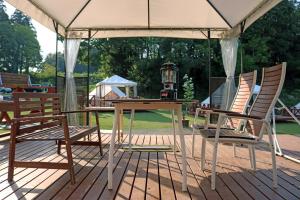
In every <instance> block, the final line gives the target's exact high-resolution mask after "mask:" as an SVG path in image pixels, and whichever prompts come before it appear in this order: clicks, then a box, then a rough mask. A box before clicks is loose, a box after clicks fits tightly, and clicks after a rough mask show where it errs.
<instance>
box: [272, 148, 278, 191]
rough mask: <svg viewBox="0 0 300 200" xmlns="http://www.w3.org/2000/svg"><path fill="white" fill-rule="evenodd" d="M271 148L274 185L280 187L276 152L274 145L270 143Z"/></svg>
mask: <svg viewBox="0 0 300 200" xmlns="http://www.w3.org/2000/svg"><path fill="white" fill-rule="evenodd" d="M270 150H271V153H272V168H273V187H274V188H277V187H278V180H277V166H276V154H275V150H274V147H273V146H272V145H270Z"/></svg>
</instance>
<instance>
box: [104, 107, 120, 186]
mask: <svg viewBox="0 0 300 200" xmlns="http://www.w3.org/2000/svg"><path fill="white" fill-rule="evenodd" d="M119 112H120V110H118V109H117V108H115V115H114V123H113V129H112V134H111V139H110V146H109V154H108V185H107V187H108V189H110V190H111V189H112V187H113V185H112V181H113V180H112V179H113V177H112V173H113V161H114V158H113V154H114V147H115V139H116V132H117V126H118V123H119Z"/></svg>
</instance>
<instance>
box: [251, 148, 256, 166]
mask: <svg viewBox="0 0 300 200" xmlns="http://www.w3.org/2000/svg"><path fill="white" fill-rule="evenodd" d="M251 152H252V162H253V164H252V165H253V170H254V171H256V158H255V145H252V146H251Z"/></svg>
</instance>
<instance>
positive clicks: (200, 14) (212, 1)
mask: <svg viewBox="0 0 300 200" xmlns="http://www.w3.org/2000/svg"><path fill="white" fill-rule="evenodd" d="M6 1H7V2H8V3H10V4H11V5H13V6H14V7H15V8H17V9H19V10H21V11H23V12H24V13H26V14H27V15H29V16H30V17H32V18H33V19H35V20H36V21H38V22H39V23H41V24H43V25H44V26H46V27H48V28H49V29H51V30H53V31H55V30H57V32H58V33H59V34H61V35H63V36H66V37H68V38H79V37H81V38H88V37H94V38H107V37H138V36H161V37H177V38H199V39H201V38H207V37H208V35H209V33H210V37H211V38H222V37H231V36H236V35H239V34H240V33H241V31H243V30H245V29H246V28H248V27H249V26H250V25H251V24H252V23H253V22H255V21H256V20H257V19H258V18H259V17H261V16H262V15H263V14H265V13H266V12H268V11H269V10H270V9H271V8H272V7H274V6H275V5H277V4H278V3H279V2H280V1H281V0H185V1H184V0H63V1H62V0H6ZM208 32H209V33H208Z"/></svg>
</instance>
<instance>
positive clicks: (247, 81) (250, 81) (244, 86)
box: [227, 70, 257, 128]
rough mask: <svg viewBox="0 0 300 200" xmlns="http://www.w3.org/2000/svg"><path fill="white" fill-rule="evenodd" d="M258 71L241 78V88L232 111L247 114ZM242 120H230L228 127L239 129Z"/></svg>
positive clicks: (236, 95)
mask: <svg viewBox="0 0 300 200" xmlns="http://www.w3.org/2000/svg"><path fill="white" fill-rule="evenodd" d="M256 76H257V71H256V70H254V71H253V72H248V73H243V74H240V76H239V86H238V88H237V92H236V94H235V97H234V99H233V101H232V104H231V107H230V111H232V112H237V113H241V114H245V112H246V111H247V107H248V105H249V101H250V99H251V96H252V93H253V90H254V87H255V84H256ZM239 124H240V120H237V119H229V120H228V121H227V126H229V127H230V128H238V127H239Z"/></svg>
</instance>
